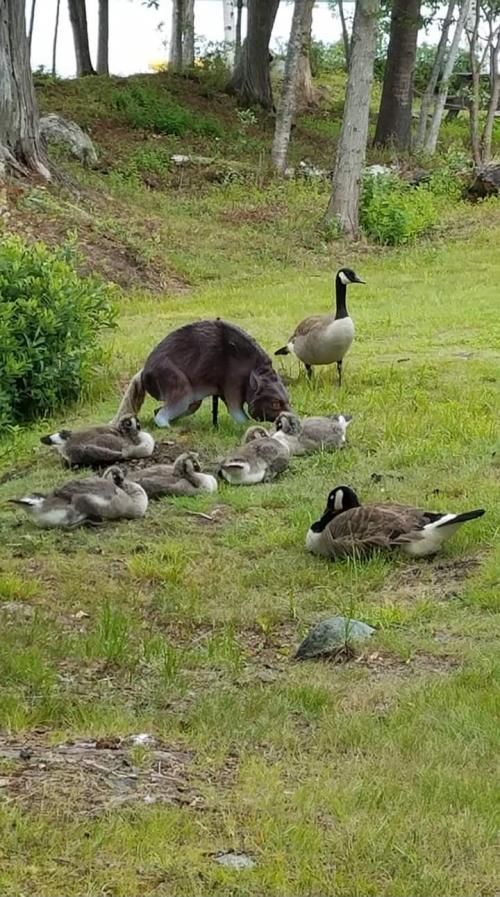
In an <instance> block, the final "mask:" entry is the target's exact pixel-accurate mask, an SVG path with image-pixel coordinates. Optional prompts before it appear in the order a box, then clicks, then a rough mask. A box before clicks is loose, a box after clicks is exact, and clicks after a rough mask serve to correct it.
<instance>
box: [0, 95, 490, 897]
mask: <svg viewBox="0 0 500 897" xmlns="http://www.w3.org/2000/svg"><path fill="white" fill-rule="evenodd" d="M88 83H89V84H90V79H89V80H88ZM59 89H60V88H59V87H58V86H57V85H56V86H55V87H54V88H53V90H54V96H55V97H56V98H57V91H58V90H59ZM70 90H72V88H71V87H68V91H70ZM63 99H64V98H63ZM63 99H62V100H61V104H62V105H61V108H62V109H64V104H63ZM83 100H85V97H83ZM80 101H82V98H81V97H80ZM42 105H43V104H42ZM46 105H47V104H46ZM56 107H57V104H56V106H54V105H53V106H52V107H50V106H48V108H56ZM89 109H90V110H91V107H89V106H88V104H87V105H86V104H85V102H83V101H82V114H83V112H84V111H86V112H87V114H90V112H89ZM75 114H76V111H75ZM235 133H236V132H235ZM311 133H312V131H311ZM129 136H130V135H129ZM236 138H237V134H236V137H235V138H234V139H235V140H236ZM106 139H108V138H107V137H106V135H102V146H103V147H104V148H106V146H107V144H106ZM131 139H132V138H131ZM238 139H239V138H238ZM258 139H259V140H262V141H263V142H262V145H264V137H263V136H262V135H261V136H260V137H259V138H258ZM255 140H257V136H256V137H255ZM130 145H132V144H130ZM123 146H125V144H123ZM179 148H180V147H179V146H176V145H174V143H171V144H168V152H170V151H172V152H175V151H179ZM302 148H303V147H302ZM190 149H193V150H199V149H200V146H199V145H197V144H193V146H192V147H190ZM111 151H112V144H111V143H110V144H109V147H108V152H109V153H110V154H111ZM297 152H298V151H297ZM318 152H319V151H318ZM319 161H322V162H323V163H325V162H326V158H325V156H324V155H323V156H322V157H321V158H320V159H319ZM121 165H123V163H122V159H121V156H120V147H118V146H117V150H116V166H115V168H114V169H112V171H111V174H110V173H109V172H108V173H102V172H97V173H92V174H85V175H84V176H82V175H81V173H79V172H78V171H77V169H75V168H74V167H71V166H70V168H69V170H70V171H71V174H72V177H74V178H82V185H83V187H82V192H81V194H80V195H79V197H78V203H76V201H75V200H74V198H73V199H72V198H71V196H68V195H65V194H64V192H59V193H55V192H50V191H45V190H34V191H31V192H29V193H27V194H26V195H23V196H22V197H21V199H20V200H19V203H18V209H17V212H16V210H15V211H14V213H13V215H12V219H11V226H12V228H13V229H16V228H17V229H19V228H20V227H21V224H22V226H23V227H24V228H25V230H28V229H29V228H30V227H31V228H32V229H33V231H34V232H35V233H37V234H38V228H40V232H41V235H42V236H45V237H46V238H50V237H54V234H55V235H56V236H60V233H61V232H63V231H67V230H68V229H73V228H76V229H77V230H78V240H79V243H80V244H81V245H82V246H84V248H86V249H87V255H88V257H89V258H90V264H91V265H92V264H94V263H95V267H97V268H99V266H100V263H101V261H102V259H103V258H104V254H105V252H107V256H106V263H109V264H111V266H112V267H113V266H114V270H115V271H116V272H118V274H121V275H122V280H124V281H126V280H127V278H129V276H130V272H131V270H132V262H133V265H134V266H135V268H134V270H137V271H138V272H139V273H138V279H137V281H136V282H135V283H134V282H133V280H132V278H131V283H132V285H133V289H131V290H129V291H128V292H125V293H123V295H122V296H121V299H120V318H119V327H118V330H117V331H116V332H115V333H114V334H113V335H112V336H111V337H110V339H109V341H108V345H109V357H110V371H109V372H108V373H107V374H106V375H105V376H104V375H101V376H100V377H99V378H98V380H96V383H95V384H94V388H93V390H92V393H91V395H89V396H88V398H87V399H86V400H85V401H84V402H82V403H81V405H80V406H78V407H76V408H75V407H74V408H71V409H70V410H69V411H68V413H67V414H66V415H61V416H60V417H58V418H57V419H53V420H50V421H45V422H40V423H39V424H37V425H35V426H33V427H30V428H29V429H26V430H22V431H17V432H13V433H12V434H11V435H10V436H9V437H8V438H5V439H4V440H3V441H2V442H0V625H1V627H2V643H1V650H0V893H1V894H2V895H6V897H10V895H16V897H17V895H24V894H37V895H40V897H45V895H49V897H52V895H59V894H63V893H64V894H68V895H80V894H86V895H91V897H92V895H102V894H109V895H124V897H125V895H130V894H143V895H162V894H175V895H179V897H180V895H206V894H210V895H228V894H231V895H263V894H264V895H283V897H285V895H286V897H291V895H300V897H303V895H339V897H340V895H341V897H348V895H349V897H352V895H360V897H368V895H374V897H385V895H387V897H401V895H405V897H411V895H417V897H424V895H436V897H443V895H454V897H459V895H464V897H473V895H474V897H475V895H486V897H494V895H497V894H498V875H499V871H500V870H499V868H498V850H497V847H498V844H497V840H496V838H497V834H498V796H499V795H498V786H497V782H496V781H495V776H496V775H497V773H498V751H499V737H498V731H499V730H498V710H499V706H498V705H499V700H498V695H499V679H500V663H499V658H498V637H499V634H500V626H499V623H498V609H499V601H498V595H499V583H500V552H499V549H498V533H499V526H500V510H499V508H500V503H499V498H500V478H499V473H500V467H499V463H500V462H499V457H500V456H499V454H498V407H499V389H498V378H499V357H500V333H499V328H498V283H499V281H500V256H499V252H498V246H499V243H500V207H499V205H498V203H496V204H495V203H487V204H483V205H478V206H476V207H470V206H467V205H465V204H461V207H460V213H459V214H457V215H455V219H454V221H453V224H452V225H451V226H450V227H451V230H452V233H451V234H450V239H448V240H446V239H445V237H444V236H443V233H442V230H443V228H442V229H441V234H440V236H439V239H436V240H435V241H434V242H430V241H429V242H423V243H421V244H420V245H417V246H414V247H411V248H409V247H406V248H403V249H400V250H394V251H389V250H386V249H380V248H379V249H373V248H369V247H368V246H367V245H365V244H363V243H362V244H359V245H358V246H357V247H355V249H354V250H352V249H349V250H348V249H346V247H345V246H344V245H343V244H342V243H341V242H333V243H331V244H328V243H327V242H325V240H324V238H323V236H322V235H321V232H320V229H319V228H318V227H317V221H318V220H319V218H320V216H321V210H322V209H323V208H324V206H325V203H326V196H327V187H325V186H317V187H316V186H314V185H300V184H294V185H290V184H271V185H268V186H267V188H266V189H265V190H263V189H261V187H259V185H258V183H256V184H254V185H253V186H251V185H250V186H249V185H247V184H240V183H227V184H223V185H217V186H216V187H212V186H207V184H203V185H200V183H198V182H193V183H190V182H189V179H188V182H187V183H184V184H182V183H175V184H172V183H171V184H170V185H169V189H168V190H167V189H159V190H151V189H149V188H148V189H146V187H145V186H144V185H143V184H141V183H140V180H139V179H138V178H136V177H135V176H134V177H129V173H127V172H125V174H124V170H123V167H122V169H120V170H119V168H120V166H121ZM127 171H128V170H127ZM172 177H174V178H175V177H176V175H175V173H174V174H173V175H172ZM36 216H37V217H36ZM50 227H54V228H55V231H54V233H51V232H50V230H49V228H50ZM94 251H95V256H94V255H93V253H94ZM120 253H122V254H121V255H120ZM131 260H132V261H131ZM342 264H345V265H349V266H351V267H354V269H355V270H356V271H357V272H358V274H359V275H360V276H362V277H363V278H364V279H366V281H367V283H366V286H359V287H352V288H350V289H349V292H348V304H349V308H350V311H351V313H352V316H353V318H354V320H355V323H356V327H357V339H356V342H355V344H354V347H353V349H352V351H351V354H350V355H349V356H348V359H347V362H346V365H345V383H344V386H343V387H342V389H341V390H339V389H338V388H337V386H334V385H333V371H330V370H325V371H322V372H320V373H319V374H317V375H316V377H315V380H314V383H313V384H312V385H310V384H309V383H308V382H307V380H306V378H305V376H304V374H303V373H302V372H301V371H300V370H299V366H298V364H297V363H296V362H295V361H294V360H290V358H289V357H286V358H284V359H281V358H280V359H276V361H278V362H279V368H280V370H281V371H282V373H283V374H285V375H286V376H287V377H288V378H289V388H290V392H291V396H292V401H293V405H294V407H295V408H296V409H297V411H298V412H300V413H301V414H315V413H318V414H320V413H329V412H335V411H344V412H349V413H351V414H352V415H353V416H354V421H353V423H352V426H351V427H350V429H349V435H348V446H347V448H346V450H345V451H343V452H340V453H338V454H333V455H326V454H325V455H319V456H318V455H317V456H313V457H312V458H309V459H295V460H294V461H293V463H292V466H291V469H290V471H289V472H288V473H287V474H286V475H284V476H283V477H282V478H281V479H280V480H278V481H277V482H275V483H273V484H270V485H263V486H256V487H254V488H241V489H239V490H238V489H236V488H231V487H229V486H227V485H224V484H223V485H222V486H221V487H220V491H219V493H218V495H216V496H207V497H203V498H200V499H177V500H172V501H168V500H164V501H162V502H158V503H155V504H152V505H151V506H150V509H149V511H148V515H147V517H146V519H145V520H142V521H128V522H121V523H117V524H111V525H108V526H106V527H105V528H104V527H103V528H102V530H99V531H98V532H95V531H93V530H86V529H81V530H76V531H73V532H69V533H65V532H55V531H54V532H50V531H47V532H45V531H40V530H37V529H36V528H35V527H34V526H33V525H32V524H31V522H30V521H29V519H27V518H26V517H25V516H24V515H23V514H22V513H21V512H19V511H15V510H12V506H9V505H7V504H6V501H7V499H9V498H12V497H14V496H19V495H20V494H23V493H25V492H26V491H28V490H33V489H38V490H43V489H44V488H50V487H51V486H53V485H55V484H56V483H60V482H63V481H64V480H65V479H67V478H68V473H67V472H66V471H65V470H64V469H63V468H62V467H61V464H60V462H59V460H58V459H57V458H56V457H54V456H53V455H52V454H51V453H50V451H49V450H48V449H46V448H45V447H43V446H41V445H40V443H39V437H40V435H41V434H43V433H46V432H49V431H53V429H54V428H55V427H56V426H57V427H59V426H61V425H62V424H64V425H65V426H69V427H75V426H77V425H79V424H83V423H87V422H88V423H90V422H98V421H105V420H109V418H110V416H111V414H112V413H114V411H115V409H116V407H117V402H118V399H119V396H120V393H121V389H122V387H123V386H124V385H125V383H126V382H127V381H128V379H129V377H130V376H131V375H132V374H133V373H135V371H136V370H137V369H138V368H139V367H140V366H141V364H142V362H143V361H144V358H145V355H146V354H147V353H148V352H149V350H150V349H151V348H152V346H153V345H155V344H156V342H157V341H158V340H159V339H160V338H161V337H163V336H164V335H165V334H166V333H167V332H168V331H169V330H170V329H172V328H174V327H176V326H179V325H181V324H183V323H185V322H187V321H191V320H193V319H197V318H200V317H205V316H216V315H220V316H223V317H225V318H227V319H229V320H232V321H234V322H236V323H238V324H240V325H241V326H243V327H244V328H246V329H247V330H248V331H250V332H251V333H252V334H253V335H254V336H255V337H257V338H258V339H259V340H260V341H261V342H262V344H263V345H264V346H265V348H266V349H268V350H269V351H270V352H271V351H273V350H274V349H275V348H277V347H278V346H281V345H282V344H283V343H284V342H285V340H286V338H287V337H288V336H289V335H290V333H291V331H292V330H293V328H294V326H295V324H296V323H297V322H298V321H299V320H300V319H301V318H302V317H304V316H305V315H306V314H308V313H317V312H321V311H327V310H328V309H329V308H330V307H331V302H332V291H333V276H332V272H334V271H335V270H336V268H337V267H339V266H340V265H342ZM120 265H121V267H120ZM127 265H128V267H127ZM155 271H158V272H162V274H161V276H162V277H164V281H162V280H161V277H160V274H158V278H157V279H156V280H155V277H156V274H155V273H154V272H155ZM117 279H118V280H120V278H119V277H117ZM141 279H142V281H143V283H141ZM162 283H163V286H162ZM146 287H148V289H147V290H146ZM155 404H157V403H155V402H154V401H153V400H148V402H147V403H146V405H145V406H144V410H143V413H142V416H141V420H142V423H143V426H144V427H146V428H152V431H153V432H154V433H155V436H157V437H158V438H159V439H160V440H175V441H177V442H180V443H182V444H183V445H185V446H186V447H188V448H193V449H196V450H199V451H200V454H201V456H202V458H203V459H204V460H205V461H206V462H207V463H210V462H213V461H214V460H215V459H216V458H217V457H218V456H219V455H220V454H221V453H222V452H223V450H224V449H225V448H227V447H228V446H233V445H235V444H236V443H237V441H238V440H239V438H240V435H241V429H239V428H238V427H237V426H236V425H235V424H233V423H232V422H231V421H230V419H229V418H228V416H227V415H226V413H225V411H223V412H222V415H221V425H220V429H219V431H218V432H216V433H215V432H214V431H213V430H212V428H211V425H210V408H209V405H208V403H205V405H206V407H203V408H202V409H201V411H200V412H199V413H198V414H197V415H196V416H194V417H192V418H190V419H188V420H186V421H185V422H182V421H181V422H179V424H178V425H175V426H174V427H173V428H172V429H171V430H169V431H164V430H163V431H159V430H156V428H155V427H154V424H153V418H152V412H153V409H154V407H155ZM341 483H348V484H351V485H352V486H354V487H355V488H356V490H357V491H358V492H359V493H360V495H361V497H362V498H364V499H365V500H370V499H371V500H376V499H382V500H383V499H388V500H390V499H395V500H400V501H407V502H411V503H415V504H417V505H423V506H426V507H428V508H431V509H436V510H449V511H453V510H457V511H458V510H467V509H470V508H475V507H485V508H486V509H487V514H486V515H485V516H484V518H482V519H481V520H479V521H476V522H473V523H471V524H469V525H467V526H466V527H464V528H463V529H462V531H461V532H460V533H459V534H458V535H457V536H456V537H455V538H454V539H453V540H452V541H451V542H450V543H448V545H447V547H446V549H445V551H444V552H443V553H442V555H440V556H439V557H438V558H437V559H435V560H433V561H423V562H413V561H411V560H409V559H403V558H400V557H397V556H394V557H390V558H388V557H375V558H373V559H372V560H371V561H369V562H367V563H365V564H358V563H353V562H342V563H338V564H329V563H327V562H326V561H324V560H322V559H320V558H317V557H313V556H311V555H309V554H307V553H306V551H305V548H304V540H305V534H306V531H307V529H308V526H309V523H310V522H311V521H312V520H314V519H317V517H318V516H319V514H320V513H321V512H322V511H323V509H324V504H325V499H326V496H327V494H328V492H329V491H330V490H331V488H333V487H334V486H335V485H338V484H341ZM193 512H197V513H193ZM199 512H201V513H202V514H205V515H209V517H210V518H211V519H207V517H204V516H200V514H199ZM337 613H340V614H346V615H352V616H354V617H356V618H358V619H360V620H363V621H365V622H367V623H369V624H371V625H373V626H375V627H376V628H377V633H376V635H375V637H374V638H373V639H372V640H371V641H370V642H369V646H368V648H367V649H366V650H365V651H364V652H362V653H360V654H358V656H357V657H356V658H355V659H354V660H352V661H350V662H348V663H345V664H332V663H312V662H309V663H304V664H297V663H294V662H293V660H292V657H293V653H294V650H295V648H296V647H297V645H298V644H299V642H300V640H301V638H302V637H303V635H304V634H305V633H306V632H307V630H308V629H309V627H310V626H311V624H313V623H315V622H316V621H318V620H319V619H322V618H324V617H327V616H331V615H334V614H337ZM141 734H143V735H144V734H148V735H150V736H152V737H151V738H139V739H137V738H136V736H138V735H141ZM96 739H97V747H96ZM21 750H23V756H22V757H21V756H20V751H21ZM231 851H234V852H237V853H241V852H243V853H245V854H247V855H248V856H249V857H251V858H252V860H253V861H254V865H253V867H252V868H247V869H243V870H236V869H232V868H228V867H225V866H223V865H220V864H219V863H218V862H217V855H218V854H221V853H226V852H231Z"/></svg>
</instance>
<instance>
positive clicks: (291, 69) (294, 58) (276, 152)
mask: <svg viewBox="0 0 500 897" xmlns="http://www.w3.org/2000/svg"><path fill="white" fill-rule="evenodd" d="M312 2H314V0H312ZM308 7H311V13H312V3H311V2H310V0H295V5H294V8H293V17H292V27H291V29H290V38H289V41H288V50H287V54H286V63H285V78H284V83H283V94H282V97H281V103H280V106H279V109H278V114H277V116H276V126H275V129H274V140H273V148H272V152H271V158H272V161H273V165H274V167H275V169H276V171H277V172H278V174H283V172H284V170H285V166H286V159H287V154H288V144H289V143H290V132H291V130H292V122H293V117H294V114H295V110H296V107H297V87H298V83H299V69H300V56H301V51H302V45H303V37H304V18H305V16H306V13H307V11H308Z"/></svg>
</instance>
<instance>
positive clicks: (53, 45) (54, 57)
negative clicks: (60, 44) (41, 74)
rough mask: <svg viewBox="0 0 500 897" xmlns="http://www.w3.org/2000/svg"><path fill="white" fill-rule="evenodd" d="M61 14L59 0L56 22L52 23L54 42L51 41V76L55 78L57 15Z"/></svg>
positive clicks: (57, 1) (57, 2)
mask: <svg viewBox="0 0 500 897" xmlns="http://www.w3.org/2000/svg"><path fill="white" fill-rule="evenodd" d="M60 12H61V0H56V20H55V22H54V40H53V41H52V75H53V77H54V78H55V76H56V57H57V38H58V36H59V15H60Z"/></svg>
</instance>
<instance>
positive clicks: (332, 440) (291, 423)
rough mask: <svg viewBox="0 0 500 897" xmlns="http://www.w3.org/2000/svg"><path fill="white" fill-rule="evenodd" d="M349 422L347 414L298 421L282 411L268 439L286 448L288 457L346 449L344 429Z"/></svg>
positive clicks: (292, 415) (350, 419) (290, 413)
mask: <svg viewBox="0 0 500 897" xmlns="http://www.w3.org/2000/svg"><path fill="white" fill-rule="evenodd" d="M351 421H352V416H351V415H350V414H332V415H330V416H329V417H305V418H303V420H300V418H299V417H298V416H297V415H296V414H293V412H291V411H282V412H281V414H280V415H278V417H277V418H276V421H275V423H274V430H272V431H271V436H272V438H273V439H277V440H278V442H281V443H282V445H285V446H286V447H287V448H288V450H289V452H290V455H312V454H313V453H314V452H329V451H334V450H335V449H341V448H343V447H344V446H345V443H346V433H347V428H348V426H349V424H350V423H351Z"/></svg>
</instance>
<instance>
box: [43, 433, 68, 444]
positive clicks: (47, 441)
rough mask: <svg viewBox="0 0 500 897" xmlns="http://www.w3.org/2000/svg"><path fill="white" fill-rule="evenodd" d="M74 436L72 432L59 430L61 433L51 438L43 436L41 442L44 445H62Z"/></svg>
mask: <svg viewBox="0 0 500 897" xmlns="http://www.w3.org/2000/svg"><path fill="white" fill-rule="evenodd" d="M72 435H73V431H72V430H59V433H53V434H52V435H51V436H41V437H40V442H41V443H42V444H43V445H61V443H63V442H66V441H67V440H68V439H69V438H70V436H72Z"/></svg>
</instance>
